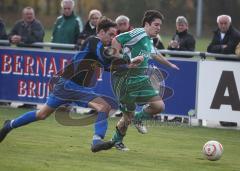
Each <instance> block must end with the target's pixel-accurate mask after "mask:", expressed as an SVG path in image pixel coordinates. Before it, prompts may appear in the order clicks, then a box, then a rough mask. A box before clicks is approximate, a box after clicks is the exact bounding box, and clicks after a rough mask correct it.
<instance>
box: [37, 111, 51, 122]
mask: <svg viewBox="0 0 240 171" xmlns="http://www.w3.org/2000/svg"><path fill="white" fill-rule="evenodd" d="M50 114H51V113H46V112H42V111H38V112H37V119H38V120H45V119H46V118H47V117H48V116H49V115H50Z"/></svg>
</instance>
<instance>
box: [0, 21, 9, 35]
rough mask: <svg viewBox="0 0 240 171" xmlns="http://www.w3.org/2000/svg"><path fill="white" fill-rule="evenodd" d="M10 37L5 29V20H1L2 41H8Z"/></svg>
mask: <svg viewBox="0 0 240 171" xmlns="http://www.w3.org/2000/svg"><path fill="white" fill-rule="evenodd" d="M7 38H8V36H7V33H6V29H5V24H4V22H3V20H2V19H1V18H0V40H7Z"/></svg>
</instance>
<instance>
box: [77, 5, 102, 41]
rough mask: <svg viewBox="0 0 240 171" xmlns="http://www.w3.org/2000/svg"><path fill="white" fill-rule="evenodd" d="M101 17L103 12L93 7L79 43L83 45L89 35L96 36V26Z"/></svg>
mask: <svg viewBox="0 0 240 171" xmlns="http://www.w3.org/2000/svg"><path fill="white" fill-rule="evenodd" d="M101 17H102V13H101V12H100V11H99V10H97V9H93V10H91V11H90V12H89V15H88V21H87V23H86V25H85V26H84V29H83V31H82V32H81V33H80V35H79V40H78V44H80V45H82V44H83V42H84V40H86V39H87V38H88V37H89V36H94V35H96V34H97V33H96V27H97V23H98V21H99V19H100V18H101Z"/></svg>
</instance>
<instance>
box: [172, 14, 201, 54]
mask: <svg viewBox="0 0 240 171" xmlns="http://www.w3.org/2000/svg"><path fill="white" fill-rule="evenodd" d="M176 29H177V31H176V34H175V35H174V36H173V37H172V40H171V41H170V43H169V46H168V49H169V50H177V51H194V50H195V43H196V42H195V38H194V37H193V36H192V35H191V34H189V33H188V21H187V19H186V18H185V17H184V16H178V17H177V19H176ZM172 56H175V57H185V58H191V57H192V56H184V55H172Z"/></svg>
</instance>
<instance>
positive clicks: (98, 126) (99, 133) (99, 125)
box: [93, 112, 108, 140]
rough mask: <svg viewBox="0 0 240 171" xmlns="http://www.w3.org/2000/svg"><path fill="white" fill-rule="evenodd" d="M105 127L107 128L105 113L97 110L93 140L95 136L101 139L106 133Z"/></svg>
mask: <svg viewBox="0 0 240 171" xmlns="http://www.w3.org/2000/svg"><path fill="white" fill-rule="evenodd" d="M107 128H108V121H107V113H105V112H98V116H97V119H96V122H95V125H94V129H95V134H94V136H93V140H94V137H95V136H96V137H100V138H102V139H103V138H104V137H105V135H106V132H107Z"/></svg>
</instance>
